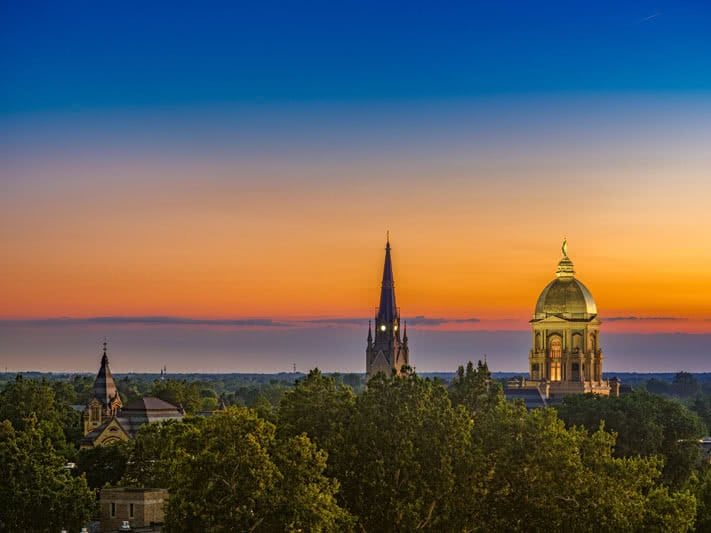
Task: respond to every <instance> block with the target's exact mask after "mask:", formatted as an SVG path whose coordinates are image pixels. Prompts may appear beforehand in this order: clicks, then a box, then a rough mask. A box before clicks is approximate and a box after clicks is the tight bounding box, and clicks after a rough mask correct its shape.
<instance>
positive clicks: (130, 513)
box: [128, 503, 133, 518]
mask: <svg viewBox="0 0 711 533" xmlns="http://www.w3.org/2000/svg"><path fill="white" fill-rule="evenodd" d="M128 516H129V518H133V504H132V503H131V504H129V506H128Z"/></svg>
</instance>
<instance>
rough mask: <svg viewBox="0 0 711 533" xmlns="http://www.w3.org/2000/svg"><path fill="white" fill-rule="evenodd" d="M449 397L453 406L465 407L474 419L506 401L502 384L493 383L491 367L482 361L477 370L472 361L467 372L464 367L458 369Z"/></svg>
mask: <svg viewBox="0 0 711 533" xmlns="http://www.w3.org/2000/svg"><path fill="white" fill-rule="evenodd" d="M449 397H450V398H451V400H452V404H453V405H462V406H464V407H465V408H466V410H467V412H468V413H469V415H470V416H471V417H472V418H475V417H476V415H477V413H481V412H482V411H487V410H490V409H492V408H494V407H495V406H496V405H498V404H499V403H501V402H502V401H504V395H503V391H502V389H501V384H500V383H497V382H496V381H492V379H491V372H490V371H489V366H488V365H487V364H486V362H483V363H482V362H481V361H478V362H477V367H476V369H475V368H474V364H473V363H472V362H471V361H469V362H468V363H467V367H466V370H465V369H464V367H463V366H460V367H459V368H458V369H457V375H456V376H455V377H454V379H453V380H452V384H451V385H450V387H449Z"/></svg>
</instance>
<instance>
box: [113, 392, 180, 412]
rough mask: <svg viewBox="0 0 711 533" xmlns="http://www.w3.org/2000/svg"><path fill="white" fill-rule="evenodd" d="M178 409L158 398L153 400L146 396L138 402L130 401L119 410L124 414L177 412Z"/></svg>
mask: <svg viewBox="0 0 711 533" xmlns="http://www.w3.org/2000/svg"><path fill="white" fill-rule="evenodd" d="M177 410H178V408H177V407H176V406H175V405H173V404H172V403H169V402H166V401H165V400H161V399H160V398H153V397H151V396H147V397H145V398H141V399H140V400H131V401H130V402H128V403H127V404H126V405H124V407H123V409H121V412H122V413H125V412H126V411H131V412H133V411H177Z"/></svg>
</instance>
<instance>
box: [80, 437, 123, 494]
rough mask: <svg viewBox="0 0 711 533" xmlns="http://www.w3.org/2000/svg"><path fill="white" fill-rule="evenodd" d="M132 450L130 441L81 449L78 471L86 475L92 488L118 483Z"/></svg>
mask: <svg viewBox="0 0 711 533" xmlns="http://www.w3.org/2000/svg"><path fill="white" fill-rule="evenodd" d="M130 452H131V442H130V441H129V442H124V441H118V442H114V443H112V444H108V445H105V446H97V447H95V448H89V449H86V450H80V451H79V454H78V455H77V472H78V473H79V474H84V475H85V476H86V481H87V483H88V485H89V487H91V488H92V489H99V488H101V487H104V486H106V485H116V484H117V483H118V482H119V481H120V480H121V478H122V477H123V475H124V473H125V472H126V464H127V463H128V457H129V454H130Z"/></svg>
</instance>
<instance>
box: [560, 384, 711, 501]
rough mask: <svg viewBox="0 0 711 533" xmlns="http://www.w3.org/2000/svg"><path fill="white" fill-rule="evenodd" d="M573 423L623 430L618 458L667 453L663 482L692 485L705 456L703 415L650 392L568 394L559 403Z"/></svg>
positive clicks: (563, 416)
mask: <svg viewBox="0 0 711 533" xmlns="http://www.w3.org/2000/svg"><path fill="white" fill-rule="evenodd" d="M557 409H558V412H559V415H560V417H561V418H562V419H563V420H565V422H566V423H567V424H568V425H569V426H573V425H576V426H583V427H585V428H587V429H588V430H590V431H594V430H595V428H597V427H598V426H599V425H600V422H601V421H604V422H605V428H607V429H608V430H609V431H613V432H615V433H617V443H616V446H615V454H616V455H617V456H618V457H635V456H639V455H643V456H652V455H655V454H660V455H662V456H663V457H664V470H663V476H662V480H663V481H664V482H665V483H668V484H670V486H672V487H675V488H678V487H681V486H683V485H684V484H685V483H686V480H687V479H688V478H689V476H690V475H691V473H692V472H693V470H694V469H695V468H696V465H697V464H698V460H699V453H700V451H699V446H698V439H699V438H700V437H701V436H702V435H703V432H704V427H703V425H702V423H701V421H700V420H699V418H698V417H697V416H696V415H695V414H694V413H692V412H691V411H689V410H688V409H687V408H686V407H684V406H683V405H682V404H681V403H679V402H678V401H675V400H670V399H667V398H664V397H661V396H657V395H655V394H650V393H648V392H646V391H639V392H635V393H633V394H625V395H622V396H620V397H604V396H597V395H578V396H568V397H566V398H565V399H564V400H563V402H562V403H561V404H560V405H559V406H558V407H557Z"/></svg>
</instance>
